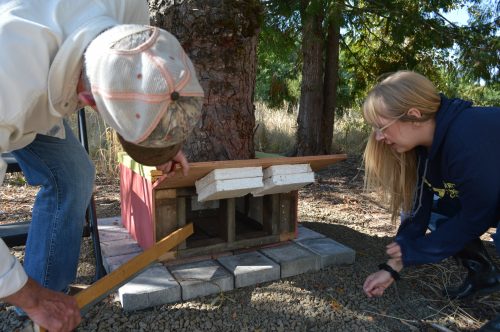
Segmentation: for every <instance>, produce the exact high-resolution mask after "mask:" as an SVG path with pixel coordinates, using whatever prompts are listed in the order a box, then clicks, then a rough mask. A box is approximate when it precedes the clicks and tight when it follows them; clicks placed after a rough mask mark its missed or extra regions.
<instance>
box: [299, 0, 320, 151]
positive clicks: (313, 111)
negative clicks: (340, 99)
mask: <svg viewBox="0 0 500 332" xmlns="http://www.w3.org/2000/svg"><path fill="white" fill-rule="evenodd" d="M312 3H314V1H308V0H302V9H301V14H302V27H303V29H302V33H303V37H302V55H303V66H302V85H301V95H300V107H299V114H298V117H297V125H298V128H297V153H296V154H297V155H298V156H308V155H315V154H320V153H321V152H322V151H321V145H322V144H323V140H322V133H321V132H322V121H323V105H324V98H323V91H324V90H323V78H324V61H323V59H324V36H323V30H322V23H323V16H324V15H323V11H322V10H319V9H318V8H319V6H317V4H316V6H315V8H312V6H313V4H312Z"/></svg>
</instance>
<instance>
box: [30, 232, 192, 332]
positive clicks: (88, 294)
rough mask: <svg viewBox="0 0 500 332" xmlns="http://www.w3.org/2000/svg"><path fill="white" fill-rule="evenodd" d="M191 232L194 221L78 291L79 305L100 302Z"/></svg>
mask: <svg viewBox="0 0 500 332" xmlns="http://www.w3.org/2000/svg"><path fill="white" fill-rule="evenodd" d="M191 234H193V224H192V223H190V224H188V225H186V226H184V227H182V228H180V229H178V230H176V231H174V232H172V233H171V234H169V235H167V236H166V237H165V238H163V239H162V240H161V241H159V242H157V243H156V244H155V245H154V246H152V247H151V248H149V249H147V250H146V251H144V252H143V253H142V254H139V255H137V256H135V257H134V258H132V259H131V260H129V261H128V262H126V263H125V264H123V265H122V266H120V267H119V268H118V269H116V270H114V271H113V272H111V273H109V274H107V275H106V276H104V277H103V278H101V279H99V280H98V281H96V282H95V283H94V284H92V285H91V286H89V287H88V288H86V289H84V290H82V291H81V292H79V293H77V294H76V295H75V299H76V302H77V303H78V307H79V308H80V309H84V308H85V307H86V306H89V305H92V304H95V303H97V302H99V301H100V300H101V299H103V298H104V297H105V296H107V295H108V294H109V293H111V292H112V291H114V290H115V289H117V288H119V287H120V286H122V285H124V284H125V283H127V282H128V281H129V280H130V279H132V278H134V277H135V276H136V275H138V274H139V273H140V272H141V271H142V270H144V269H145V268H147V267H148V266H149V265H151V264H152V263H154V262H156V261H157V260H158V258H159V257H160V256H161V255H163V254H165V253H166V252H167V251H170V250H171V249H173V248H174V247H176V246H177V245H179V244H180V243H182V242H183V241H185V240H186V239H187V238H188V237H189V236H190V235H191ZM37 328H38V331H40V332H47V330H46V329H45V328H43V327H38V326H35V331H37Z"/></svg>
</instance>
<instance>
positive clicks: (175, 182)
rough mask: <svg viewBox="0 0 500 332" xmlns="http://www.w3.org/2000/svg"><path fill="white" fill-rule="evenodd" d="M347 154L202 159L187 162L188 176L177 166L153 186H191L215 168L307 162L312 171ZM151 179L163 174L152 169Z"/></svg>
mask: <svg viewBox="0 0 500 332" xmlns="http://www.w3.org/2000/svg"><path fill="white" fill-rule="evenodd" d="M346 158H347V155H345V154H334V155H326V156H304V157H280V158H262V159H245V160H224V161H204V162H196V163H190V164H189V174H188V176H183V175H182V171H181V169H180V167H179V166H178V167H177V169H176V171H175V174H174V175H173V176H171V177H168V178H165V179H161V180H159V181H156V182H155V183H154V185H153V186H154V187H155V188H157V189H159V188H184V187H192V186H194V183H195V181H196V180H198V179H201V178H203V177H204V176H206V175H207V174H208V173H210V172H211V171H213V170H215V169H223V168H238V167H258V166H261V167H262V168H267V167H270V166H273V165H287V164H288V165H294V164H309V165H311V168H312V170H313V171H318V170H320V169H322V168H325V167H327V166H329V165H331V164H334V163H336V162H339V161H341V160H345V159H346ZM151 175H152V177H153V181H154V180H155V179H158V178H159V177H161V176H162V175H163V173H162V172H161V171H158V170H152V171H151Z"/></svg>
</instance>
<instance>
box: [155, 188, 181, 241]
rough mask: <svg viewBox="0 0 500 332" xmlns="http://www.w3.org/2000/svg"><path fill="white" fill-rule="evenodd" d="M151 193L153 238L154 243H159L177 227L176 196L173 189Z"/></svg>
mask: <svg viewBox="0 0 500 332" xmlns="http://www.w3.org/2000/svg"><path fill="white" fill-rule="evenodd" d="M153 192H154V200H153V214H154V219H153V220H154V222H153V232H154V233H153V235H154V237H153V238H154V239H155V241H159V240H160V239H162V238H163V237H165V236H166V235H167V234H170V233H171V232H172V231H173V230H175V229H177V228H178V227H179V225H178V223H177V221H178V219H177V198H176V197H177V195H176V190H175V189H161V190H153ZM159 197H161V198H159Z"/></svg>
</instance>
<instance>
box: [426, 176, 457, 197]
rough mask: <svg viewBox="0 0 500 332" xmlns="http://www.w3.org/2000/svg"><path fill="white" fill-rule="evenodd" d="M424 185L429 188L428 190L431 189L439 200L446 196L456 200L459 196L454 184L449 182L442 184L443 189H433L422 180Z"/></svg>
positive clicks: (427, 182)
mask: <svg viewBox="0 0 500 332" xmlns="http://www.w3.org/2000/svg"><path fill="white" fill-rule="evenodd" d="M424 183H425V184H426V185H427V186H429V188H431V189H432V191H434V193H435V194H436V195H438V196H439V198H443V197H444V196H446V195H448V196H449V197H450V198H458V196H459V194H460V192H459V191H458V190H457V189H456V187H455V184H454V183H451V182H443V187H444V188H436V187H433V186H432V185H431V184H430V183H429V181H427V179H424Z"/></svg>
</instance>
